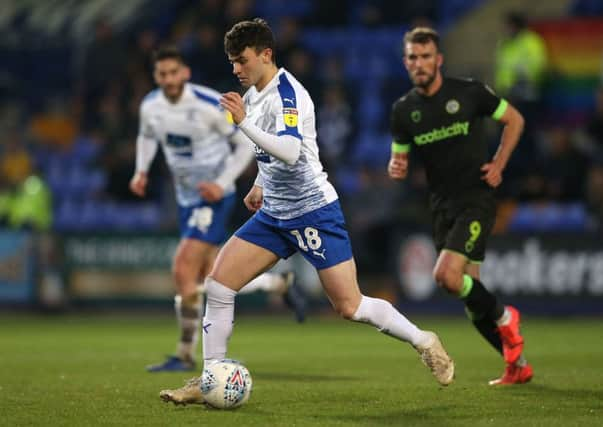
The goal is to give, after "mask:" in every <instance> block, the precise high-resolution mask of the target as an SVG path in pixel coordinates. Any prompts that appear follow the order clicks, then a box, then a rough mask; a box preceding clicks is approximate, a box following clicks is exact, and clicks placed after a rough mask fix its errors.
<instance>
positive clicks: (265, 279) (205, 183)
mask: <svg viewBox="0 0 603 427" xmlns="http://www.w3.org/2000/svg"><path fill="white" fill-rule="evenodd" d="M154 77H155V82H156V83H157V85H158V86H159V89H157V90H154V91H153V92H151V93H150V94H148V95H147V96H146V97H145V98H144V100H143V101H142V105H141V107H140V131H139V134H138V138H137V141H136V144H137V154H136V172H135V174H134V176H133V177H132V180H131V181H130V189H131V190H132V192H134V193H135V194H136V195H138V196H140V197H143V196H144V195H145V191H146V186H147V181H148V178H147V171H148V170H149V166H150V164H151V162H152V160H153V158H154V157H155V154H156V153H157V148H158V145H161V148H162V149H163V152H164V154H165V158H166V161H167V164H168V166H169V168H170V170H171V173H172V176H173V179H174V186H175V190H176V197H177V201H178V206H179V216H180V234H181V240H180V243H179V245H178V248H177V250H176V254H175V256H174V259H173V265H172V274H173V277H174V282H175V284H176V290H177V296H176V298H175V309H176V316H177V318H178V323H179V326H180V341H179V343H178V348H177V353H176V355H175V356H169V357H168V358H167V360H166V361H165V362H163V363H160V364H157V365H152V366H148V367H147V370H149V371H151V372H158V371H188V370H193V369H195V362H194V357H193V356H194V353H195V348H196V344H197V340H198V335H199V324H200V320H201V313H200V310H201V309H202V305H203V304H202V292H203V291H204V289H203V287H200V288H199V287H198V285H197V284H198V283H199V280H201V281H203V280H204V279H205V276H206V275H207V273H208V272H209V271H210V269H211V267H212V265H213V262H214V260H215V257H216V255H217V253H218V249H219V245H220V244H221V243H222V242H223V241H224V240H225V239H226V226H227V221H228V218H229V216H230V213H231V211H232V208H233V207H234V201H235V195H234V189H235V187H234V181H235V179H236V178H237V177H238V176H239V175H240V174H241V173H242V172H243V170H245V168H246V167H247V166H248V164H249V163H250V162H251V159H253V149H252V147H251V143H250V142H249V139H248V138H247V137H246V136H245V135H244V134H243V132H241V131H240V130H239V129H237V128H236V127H235V126H233V124H232V122H229V120H228V117H227V112H226V111H224V109H223V108H222V107H221V106H220V104H219V96H220V95H219V93H218V92H215V91H214V90H212V89H210V88H208V87H204V86H199V85H194V84H191V83H187V81H188V79H189V77H190V70H189V68H188V67H187V66H186V65H185V63H184V61H183V58H182V55H181V53H180V52H179V51H178V50H177V49H176V48H174V47H170V46H165V47H162V48H160V49H159V50H158V51H157V52H155V55H154ZM231 144H232V145H233V146H234V150H233V149H232V148H231ZM293 281H294V275H293V273H287V274H276V273H266V274H264V275H262V276H260V277H258V278H257V279H256V280H255V281H254V282H253V283H249V284H248V285H247V286H246V287H245V288H244V289H245V292H251V291H255V290H260V289H261V290H264V291H267V292H277V293H281V294H283V295H284V296H285V301H286V302H288V303H289V304H293V305H294V308H295V309H296V315H297V317H298V320H300V321H301V320H303V314H304V313H303V308H304V307H303V305H304V301H303V300H302V297H301V295H300V293H299V290H297V289H296V290H293V289H294V288H293Z"/></svg>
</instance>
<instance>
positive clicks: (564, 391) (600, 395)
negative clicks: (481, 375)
mask: <svg viewBox="0 0 603 427" xmlns="http://www.w3.org/2000/svg"><path fill="white" fill-rule="evenodd" d="M493 390H494V391H502V392H510V393H512V394H514V395H524V396H531V395H534V396H537V397H538V399H539V400H541V399H543V398H544V397H550V398H551V399H562V400H563V401H567V400H568V399H571V400H575V401H576V403H578V402H581V401H584V400H585V399H592V398H593V397H594V398H596V399H597V400H598V401H599V402H601V406H602V407H603V390H600V389H591V390H585V389H573V388H563V387H551V386H549V385H546V384H538V383H530V384H524V385H521V386H508V387H495V388H493ZM589 402H590V401H589Z"/></svg>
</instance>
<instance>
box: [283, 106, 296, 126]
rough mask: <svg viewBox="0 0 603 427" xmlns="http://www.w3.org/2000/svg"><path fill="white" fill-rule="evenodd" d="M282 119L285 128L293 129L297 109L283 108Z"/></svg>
mask: <svg viewBox="0 0 603 427" xmlns="http://www.w3.org/2000/svg"><path fill="white" fill-rule="evenodd" d="M283 119H284V120H285V124H286V125H287V127H290V128H294V127H296V126H297V109H295V108H283Z"/></svg>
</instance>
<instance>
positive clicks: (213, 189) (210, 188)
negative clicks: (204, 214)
mask: <svg viewBox="0 0 603 427" xmlns="http://www.w3.org/2000/svg"><path fill="white" fill-rule="evenodd" d="M197 189H199V194H200V195H201V197H203V199H205V200H206V201H208V202H210V203H215V202H219V201H220V200H222V198H223V197H224V189H223V188H222V187H220V186H219V185H218V184H216V183H215V182H206V181H202V182H200V183H199V184H197Z"/></svg>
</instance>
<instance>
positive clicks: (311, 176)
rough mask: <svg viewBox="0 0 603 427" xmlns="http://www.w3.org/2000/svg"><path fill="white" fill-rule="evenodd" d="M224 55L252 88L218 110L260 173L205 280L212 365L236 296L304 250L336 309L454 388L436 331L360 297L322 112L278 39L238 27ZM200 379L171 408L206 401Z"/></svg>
mask: <svg viewBox="0 0 603 427" xmlns="http://www.w3.org/2000/svg"><path fill="white" fill-rule="evenodd" d="M224 47H225V51H226V54H227V55H228V59H229V60H230V62H231V63H232V64H233V73H234V74H235V75H236V76H237V78H238V79H239V82H240V83H241V84H242V85H243V86H244V87H248V88H249V90H248V91H247V92H246V93H245V95H244V97H243V98H241V97H240V96H239V94H237V93H235V92H228V93H226V94H224V95H223V97H222V98H221V100H220V103H221V105H222V106H224V108H226V109H227V110H228V111H230V113H231V114H232V117H233V120H234V123H236V124H237V125H238V128H239V129H240V130H241V131H242V132H244V133H245V134H246V135H247V136H248V137H249V138H250V139H251V140H252V141H253V143H254V144H255V153H256V159H257V161H258V167H259V173H258V176H257V179H256V181H255V185H254V186H253V187H252V188H251V190H250V191H249V193H248V194H247V196H246V197H245V199H244V203H245V205H246V206H247V208H248V209H249V210H251V211H254V212H256V213H255V215H254V216H253V217H251V218H250V219H249V220H248V221H247V222H246V223H245V224H244V225H243V226H242V227H241V228H239V230H237V231H236V232H235V235H234V236H232V237H231V238H230V239H229V240H228V241H227V242H226V244H225V245H224V246H223V247H222V249H220V253H219V254H218V257H217V259H216V262H215V264H214V267H213V269H212V271H211V273H210V274H209V276H208V277H207V279H206V280H205V287H206V292H207V309H206V312H205V317H204V319H203V358H204V363H205V364H206V366H207V365H208V364H211V363H212V362H213V361H215V360H219V359H222V358H224V356H225V355H226V351H227V342H228V339H229V337H230V335H231V333H232V329H233V317H234V302H235V296H236V294H237V291H238V290H239V289H241V287H243V286H244V284H245V283H247V282H249V281H250V280H252V279H253V278H254V277H256V276H257V275H258V274H260V273H261V272H262V271H265V270H266V269H267V268H270V266H272V265H273V264H274V263H276V262H277V261H278V260H279V259H281V258H287V257H289V256H290V255H292V254H293V253H295V252H296V251H298V252H300V253H301V254H302V255H303V256H304V257H305V258H306V260H308V261H309V262H310V263H311V264H312V265H313V266H314V267H315V268H316V269H317V270H318V276H319V278H320V281H321V283H322V286H323V288H324V290H325V292H326V294H327V296H328V298H329V299H330V301H331V303H332V305H333V307H334V308H335V310H336V311H337V312H338V313H339V314H340V315H341V316H343V317H344V318H346V319H349V320H354V321H357V322H363V323H368V324H370V325H373V326H375V327H376V328H377V329H378V330H379V331H381V332H383V333H385V334H387V335H390V336H392V337H394V338H397V339H399V340H402V341H405V342H408V343H410V344H411V345H413V346H414V347H415V349H416V350H417V351H418V352H419V354H420V355H421V358H422V360H423V362H424V363H425V364H426V365H427V366H428V367H429V368H430V369H431V371H432V373H433V375H434V376H435V377H436V379H437V381H438V382H440V383H441V384H442V385H447V384H450V383H451V382H452V380H453V376H454V363H453V361H452V360H451V359H450V357H449V356H448V354H447V353H446V351H445V350H444V348H443V347H442V344H441V342H440V340H439V338H438V337H437V335H436V334H435V333H433V332H428V331H423V330H421V329H419V328H417V326H415V325H414V324H413V323H411V322H410V321H409V320H408V319H407V318H406V317H404V316H403V315H402V314H400V313H399V312H398V311H397V310H396V309H395V308H394V307H393V306H392V305H391V304H390V303H389V302H387V301H384V300H382V299H377V298H371V297H367V296H364V295H362V294H361V293H360V289H359V287H358V283H357V279H356V265H355V263H354V258H353V255H352V248H351V245H350V240H349V237H348V233H347V231H346V226H345V221H344V218H343V214H342V212H341V208H340V205H339V201H338V198H337V193H336V192H335V189H334V188H333V186H332V185H331V184H330V183H329V182H328V181H327V175H326V173H325V172H324V171H323V168H322V165H321V164H320V161H319V159H318V148H317V144H316V128H315V114H314V104H313V103H312V99H311V98H310V95H309V94H308V92H307V91H306V90H305V89H304V87H303V86H302V85H301V83H300V82H299V81H297V80H296V79H295V77H293V76H292V75H291V74H290V73H289V72H287V71H286V70H285V69H283V68H280V69H279V68H277V66H276V63H275V58H274V38H273V35H272V31H271V29H270V27H269V26H268V24H267V23H266V22H265V21H264V20H262V19H259V18H256V19H254V20H253V21H243V22H239V23H238V24H236V25H234V26H233V27H232V29H231V30H230V31H228V32H227V33H226V36H225V39H224ZM199 381H200V379H199V378H193V379H192V380H189V382H188V383H187V384H186V385H185V386H184V387H182V388H180V389H176V390H163V391H161V392H160V397H161V398H162V399H163V400H164V401H172V402H174V403H177V404H186V403H202V402H203V398H202V396H201V392H200V389H199Z"/></svg>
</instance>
